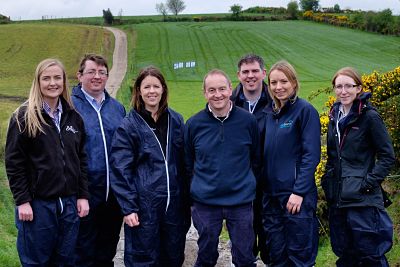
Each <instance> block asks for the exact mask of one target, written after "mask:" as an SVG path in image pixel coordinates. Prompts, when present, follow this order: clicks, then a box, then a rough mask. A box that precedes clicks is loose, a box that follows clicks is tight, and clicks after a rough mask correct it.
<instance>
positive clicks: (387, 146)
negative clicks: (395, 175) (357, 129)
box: [362, 111, 395, 189]
mask: <svg viewBox="0 0 400 267" xmlns="http://www.w3.org/2000/svg"><path fill="white" fill-rule="evenodd" d="M367 114H368V116H369V120H368V123H369V127H368V129H369V130H370V134H369V140H370V141H371V144H372V145H373V147H374V149H375V151H376V161H375V166H374V167H373V168H372V170H371V172H369V173H367V177H366V179H365V180H364V183H363V185H362V189H372V188H374V187H378V186H379V185H380V184H381V183H382V181H383V180H384V179H385V177H386V176H387V175H388V174H389V171H390V169H391V167H392V166H393V164H394V162H395V155H394V150H393V145H392V141H391V139H390V136H389V133H388V131H387V129H386V127H385V124H384V122H383V120H382V118H381V117H380V116H379V114H378V113H377V112H376V111H370V112H368V113H367Z"/></svg>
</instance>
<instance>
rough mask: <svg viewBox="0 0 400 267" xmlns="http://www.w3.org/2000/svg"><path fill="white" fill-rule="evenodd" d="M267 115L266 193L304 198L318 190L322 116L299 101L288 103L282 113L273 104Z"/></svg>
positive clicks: (301, 100) (296, 99) (268, 108)
mask: <svg viewBox="0 0 400 267" xmlns="http://www.w3.org/2000/svg"><path fill="white" fill-rule="evenodd" d="M264 112H265V113H266V116H265V120H266V121H265V125H266V127H265V141H264V142H265V143H264V144H265V145H264V165H263V175H262V179H265V180H264V181H263V184H264V193H266V194H267V195H270V196H279V195H286V194H291V193H294V194H296V195H299V196H304V195H306V194H307V193H310V192H312V191H313V190H316V185H315V177H314V172H315V169H316V167H317V165H318V163H319V161H320V156H321V141H320V135H321V125H320V121H319V115H318V112H317V111H316V109H315V108H314V107H313V106H312V105H311V104H310V103H308V102H307V101H305V100H303V99H300V98H298V97H297V98H295V99H290V100H289V101H287V102H286V104H285V106H284V107H282V109H281V110H280V112H279V113H276V112H274V111H273V109H272V103H271V104H270V105H268V107H267V108H266V109H265V110H264Z"/></svg>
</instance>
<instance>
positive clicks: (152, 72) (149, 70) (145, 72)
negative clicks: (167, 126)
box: [131, 66, 168, 118]
mask: <svg viewBox="0 0 400 267" xmlns="http://www.w3.org/2000/svg"><path fill="white" fill-rule="evenodd" d="M147 76H153V77H155V78H157V79H158V80H159V81H160V83H161V86H162V88H163V93H162V95H161V100H160V104H159V106H158V111H157V112H156V116H157V118H158V117H160V115H161V114H162V113H163V112H164V111H165V110H166V109H167V108H168V86H167V83H166V82H165V78H164V76H163V75H162V73H161V71H160V70H159V69H157V68H156V67H154V66H148V67H145V68H143V69H142V70H141V71H140V73H139V75H138V76H137V78H136V80H135V83H134V85H133V92H132V100H131V105H132V107H133V108H134V109H135V110H143V109H144V101H143V99H142V96H141V95H140V86H141V85H142V82H143V80H144V79H145V78H146V77H147Z"/></svg>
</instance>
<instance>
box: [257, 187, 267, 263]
mask: <svg viewBox="0 0 400 267" xmlns="http://www.w3.org/2000/svg"><path fill="white" fill-rule="evenodd" d="M262 197H263V191H262V187H261V186H260V185H257V191H256V199H255V200H254V202H253V215H254V221H253V229H254V245H253V254H254V256H255V257H257V256H258V254H259V253H260V258H261V260H262V261H263V262H264V263H265V264H268V263H269V252H268V248H267V244H266V236H265V233H264V229H263V223H262V213H263V211H262V209H263V208H262Z"/></svg>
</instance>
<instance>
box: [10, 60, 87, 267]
mask: <svg viewBox="0 0 400 267" xmlns="http://www.w3.org/2000/svg"><path fill="white" fill-rule="evenodd" d="M84 139H85V129H84V126H83V121H82V118H81V117H80V116H79V114H78V113H77V112H76V111H75V110H74V109H73V108H72V105H71V102H70V97H69V94H68V87H67V80H66V74H65V70H64V67H63V65H62V64H61V62H59V61H58V60H55V59H46V60H43V61H42V62H40V63H39V65H38V66H37V68H36V73H35V78H34V80H33V82H32V87H31V90H30V93H29V98H28V101H27V102H25V103H24V104H22V105H21V106H20V107H19V108H18V109H17V110H16V111H15V113H14V114H13V116H12V118H11V120H10V125H9V128H8V133H7V141H6V157H5V163H6V170H7V176H8V179H9V182H10V188H11V191H12V194H13V197H14V200H15V204H16V206H17V208H16V216H15V221H16V225H17V229H18V237H17V250H18V254H19V257H20V260H21V265H22V266H73V255H74V254H73V252H74V248H75V243H76V239H77V237H78V228H79V217H83V216H86V215H87V214H88V212H89V204H88V197H89V194H88V185H87V177H86V167H87V164H86V154H85V151H84V144H85V142H84V141H85V140H84Z"/></svg>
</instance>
